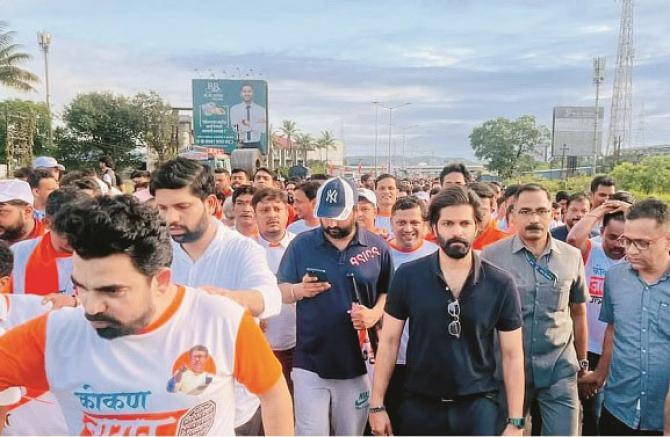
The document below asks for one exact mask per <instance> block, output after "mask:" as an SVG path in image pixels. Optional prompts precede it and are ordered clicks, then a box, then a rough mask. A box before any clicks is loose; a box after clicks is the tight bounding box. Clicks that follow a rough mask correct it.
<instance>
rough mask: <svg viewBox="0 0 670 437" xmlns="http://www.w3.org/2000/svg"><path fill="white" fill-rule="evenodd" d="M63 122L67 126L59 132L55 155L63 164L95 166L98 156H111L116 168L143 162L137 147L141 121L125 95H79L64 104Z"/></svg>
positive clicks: (77, 166)
mask: <svg viewBox="0 0 670 437" xmlns="http://www.w3.org/2000/svg"><path fill="white" fill-rule="evenodd" d="M63 121H64V122H65V126H66V129H65V130H64V131H61V132H59V135H58V145H59V148H58V153H57V155H58V156H57V157H58V158H60V159H61V160H63V161H64V163H65V165H66V166H69V167H70V168H81V167H85V166H91V165H96V164H97V162H96V161H97V159H98V158H99V157H100V156H101V155H110V156H112V157H113V158H114V161H115V162H116V166H117V167H118V168H119V169H122V168H125V167H130V166H136V165H137V164H139V163H140V162H141V161H142V157H141V156H140V155H139V154H138V153H137V150H136V148H137V145H138V144H139V143H140V138H141V136H142V132H143V127H144V126H143V120H142V117H141V115H140V113H139V111H138V110H137V108H136V107H135V106H134V105H133V104H132V102H130V101H129V100H128V98H126V97H124V96H120V95H114V94H112V93H109V92H92V93H87V94H79V95H78V96H77V97H75V98H74V99H73V100H72V102H70V104H69V105H67V106H66V107H65V110H64V111H63ZM65 150H67V154H66V153H63V152H62V151H65Z"/></svg>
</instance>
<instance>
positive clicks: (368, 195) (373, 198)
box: [356, 188, 377, 208]
mask: <svg viewBox="0 0 670 437" xmlns="http://www.w3.org/2000/svg"><path fill="white" fill-rule="evenodd" d="M358 197H362V198H364V199H365V200H367V201H368V202H370V203H371V204H373V205H374V207H375V208H376V207H377V195H376V194H375V193H374V192H373V191H372V190H369V189H367V188H359V189H358ZM356 201H358V199H356Z"/></svg>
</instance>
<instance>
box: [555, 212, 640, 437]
mask: <svg viewBox="0 0 670 437" xmlns="http://www.w3.org/2000/svg"><path fill="white" fill-rule="evenodd" d="M630 207H631V204H629V203H626V202H622V201H619V200H608V201H607V202H605V203H603V204H602V205H600V206H598V207H597V208H595V209H592V210H591V212H589V213H588V214H586V216H584V218H583V219H581V220H580V221H579V222H578V223H576V224H575V226H574V227H573V228H572V229H571V230H570V233H569V234H568V240H567V242H568V244H570V245H572V246H575V247H576V248H577V249H579V250H580V251H581V252H582V257H583V258H584V271H585V273H586V283H587V284H588V286H589V295H590V300H589V302H588V303H587V304H586V311H587V317H588V321H589V349H588V359H589V367H590V369H595V368H596V367H597V366H598V362H599V361H600V356H601V355H602V351H603V340H604V338H605V329H606V328H607V324H606V323H603V322H601V321H600V320H598V316H599V315H600V310H601V308H602V301H603V294H604V291H605V277H606V274H607V271H608V270H609V269H610V268H611V267H612V266H614V265H615V264H618V263H620V262H622V261H623V260H624V256H625V255H626V249H625V248H624V246H623V244H622V242H621V240H620V238H621V236H622V235H623V231H624V222H625V217H624V213H625V212H627V211H628V209H629V208H630ZM601 222H602V229H601V232H600V235H601V241H602V242H598V241H595V239H594V238H591V239H589V235H590V233H591V230H592V229H593V226H594V225H597V224H599V223H601ZM602 401H603V396H602V392H601V393H598V395H597V396H596V397H595V398H588V399H587V398H584V397H583V398H582V407H583V421H584V422H583V424H582V435H598V420H599V418H600V410H601V407H602Z"/></svg>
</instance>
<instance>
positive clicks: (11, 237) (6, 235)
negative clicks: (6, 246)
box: [0, 216, 26, 241]
mask: <svg viewBox="0 0 670 437" xmlns="http://www.w3.org/2000/svg"><path fill="white" fill-rule="evenodd" d="M25 224H26V222H25V220H23V216H19V221H18V222H17V223H15V224H13V225H10V226H5V227H2V226H0V231H2V234H1V235H0V239H2V240H5V241H16V240H18V239H19V238H21V236H22V235H23V232H24V230H23V228H24V227H25Z"/></svg>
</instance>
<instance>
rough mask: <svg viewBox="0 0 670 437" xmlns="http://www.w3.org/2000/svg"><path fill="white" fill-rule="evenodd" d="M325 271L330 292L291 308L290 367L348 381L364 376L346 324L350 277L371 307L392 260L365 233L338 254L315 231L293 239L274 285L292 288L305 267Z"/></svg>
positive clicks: (389, 273)
mask: <svg viewBox="0 0 670 437" xmlns="http://www.w3.org/2000/svg"><path fill="white" fill-rule="evenodd" d="M310 267H311V268H317V269H324V270H326V274H327V275H328V281H329V282H330V284H331V288H330V289H328V290H326V291H324V292H323V293H320V294H318V295H316V296H314V297H312V298H305V299H303V300H301V301H299V302H298V303H297V305H296V345H295V352H294V355H293V367H297V368H300V369H305V370H309V371H311V372H315V373H317V374H318V375H319V376H320V377H321V378H326V379H350V378H355V377H357V376H360V375H364V374H365V373H366V368H365V362H364V361H363V356H362V355H361V347H360V345H359V343H358V334H357V332H356V330H355V329H354V325H353V323H352V322H351V315H350V314H349V311H350V310H351V302H352V295H353V284H352V283H351V279H350V278H348V277H347V274H348V273H353V274H354V276H355V278H356V284H357V285H358V289H359V291H360V293H361V295H362V299H366V300H367V301H369V302H371V303H373V304H374V303H375V302H377V298H378V297H379V294H381V293H386V292H387V291H388V288H389V284H390V283H391V278H392V276H393V271H394V269H393V261H392V260H391V255H390V253H389V250H388V247H387V245H386V242H385V241H384V240H383V239H381V238H379V237H378V236H376V235H374V234H373V233H371V232H368V231H366V230H365V229H361V228H358V230H357V231H356V235H355V236H354V238H353V239H352V240H351V242H350V243H349V245H348V246H347V247H346V248H345V249H344V250H343V251H340V250H338V249H337V248H336V247H335V246H333V245H332V244H331V243H330V242H329V241H328V240H327V239H326V238H325V237H324V235H323V229H322V228H321V227H318V228H316V229H312V230H310V231H306V232H303V233H301V234H300V235H298V236H297V237H295V239H293V241H291V244H289V246H288V248H287V249H286V252H285V253H284V256H283V257H282V260H281V263H280V265H279V270H278V271H277V279H278V281H279V283H284V282H288V283H291V284H297V283H298V282H300V281H302V277H303V276H304V275H305V273H306V272H307V268H310Z"/></svg>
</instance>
